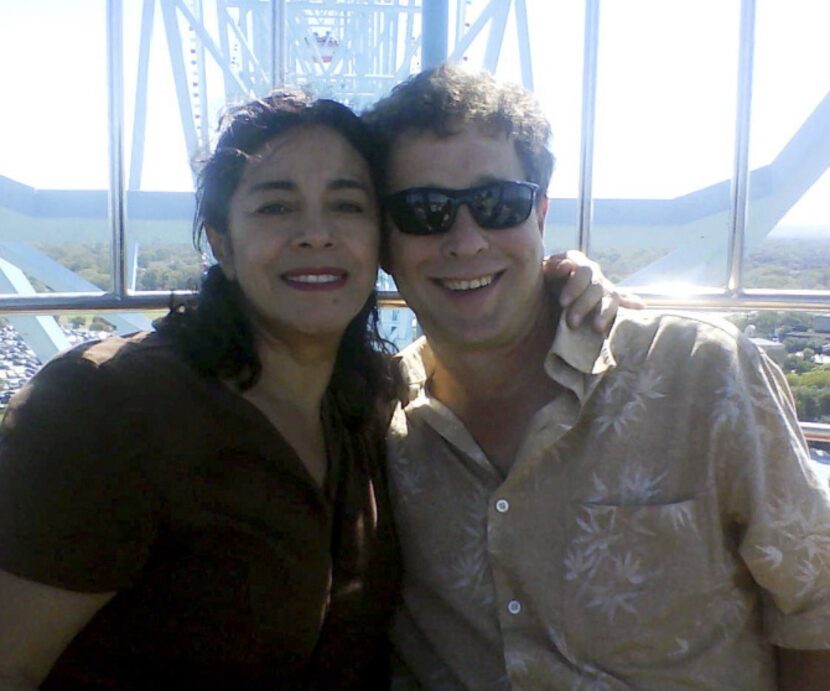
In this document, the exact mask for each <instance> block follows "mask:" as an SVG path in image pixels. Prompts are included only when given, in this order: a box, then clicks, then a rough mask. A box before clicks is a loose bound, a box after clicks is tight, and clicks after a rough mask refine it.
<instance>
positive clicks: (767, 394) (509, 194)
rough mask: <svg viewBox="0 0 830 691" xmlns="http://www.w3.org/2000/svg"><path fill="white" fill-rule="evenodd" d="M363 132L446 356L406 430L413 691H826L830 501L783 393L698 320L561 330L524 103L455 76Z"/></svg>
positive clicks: (403, 486)
mask: <svg viewBox="0 0 830 691" xmlns="http://www.w3.org/2000/svg"><path fill="white" fill-rule="evenodd" d="M367 119H368V120H369V122H370V123H371V124H372V125H373V127H374V128H375V130H376V131H377V132H378V133H379V135H380V136H381V138H382V140H383V142H384V160H385V166H386V168H385V178H386V190H385V192H386V198H385V200H386V209H387V221H388V223H389V226H390V228H389V237H388V247H387V248H386V260H385V261H386V267H387V269H388V270H389V271H390V272H391V273H392V274H393V276H394V277H395V280H396V282H397V285H398V288H399V289H400V292H401V294H402V295H403V297H404V298H405V299H406V300H407V302H408V304H409V305H410V306H411V307H412V309H413V310H414V311H415V313H416V315H417V317H418V319H419V320H420V323H421V325H422V327H423V329H424V333H425V336H426V338H425V339H421V340H420V341H418V342H416V343H415V344H413V345H412V346H411V347H410V348H408V349H406V350H405V351H404V352H403V353H402V354H401V355H400V364H401V367H402V372H403V373H404V376H405V378H406V381H407V383H408V387H409V400H408V403H406V404H405V405H403V406H402V407H401V408H399V410H398V411H397V412H396V414H395V417H394V420H393V424H392V430H391V435H390V436H391V439H390V442H391V447H390V483H391V486H392V493H393V500H394V502H395V504H396V518H397V522H398V528H399V535H400V539H401V542H402V546H403V553H404V570H405V579H406V580H405V586H404V605H403V608H402V611H401V613H400V616H399V618H398V621H397V624H396V628H395V632H394V636H395V641H396V647H397V649H398V652H399V655H400V658H401V660H402V662H403V664H404V665H405V667H406V668H407V669H408V671H409V673H410V674H411V676H412V678H413V679H414V680H415V684H417V685H420V686H421V687H423V688H427V689H461V688H466V689H475V690H476V691H478V690H480V689H482V690H483V689H503V688H511V687H512V688H513V689H528V690H532V691H537V690H539V689H581V688H585V689H588V688H590V689H631V688H637V689H642V688H648V689H672V688H690V687H691V688H708V689H752V690H753V691H756V690H758V689H768V688H774V687H775V686H776V683H777V682H778V683H780V686H781V688H800V689H804V688H816V689H818V688H822V689H825V688H830V653H828V652H827V649H828V648H830V503H828V495H827V494H826V493H825V491H824V490H823V489H822V488H821V487H820V485H819V482H818V480H817V479H816V477H815V476H814V475H813V474H812V472H811V471H810V469H809V467H808V464H809V461H808V452H807V449H806V445H805V444H804V441H803V438H802V437H801V436H800V433H799V430H798V424H797V420H796V417H795V414H794V411H793V405H792V399H791V396H790V393H789V391H788V389H787V386H786V382H785V380H784V378H783V376H782V374H781V372H780V371H779V370H778V369H777V368H776V367H775V366H774V365H772V364H771V363H770V362H769V361H768V360H767V359H766V358H765V357H764V356H763V355H762V354H760V353H759V352H758V351H757V350H756V349H755V348H754V347H753V346H752V345H751V344H749V343H748V342H747V341H745V340H744V339H743V338H742V337H741V336H740V335H739V334H738V333H737V332H736V331H735V330H734V329H732V328H730V327H729V326H727V325H724V324H719V323H715V322H711V321H709V320H706V319H702V318H691V317H680V316H673V315H658V314H642V315H640V314H638V315H634V314H632V313H629V314H628V315H623V316H621V317H619V318H618V319H617V322H616V324H615V326H614V328H613V330H612V331H611V333H610V334H609V335H608V336H607V338H605V339H604V338H603V337H601V336H598V335H597V334H596V333H593V332H592V331H591V330H589V329H588V328H585V327H584V326H583V327H581V328H576V329H571V328H570V327H569V326H568V325H567V324H566V323H565V322H564V320H559V319H558V317H557V313H556V309H555V306H553V305H551V304H550V299H549V298H548V297H547V295H546V293H545V291H544V290H543V287H542V276H541V271H540V268H539V267H540V265H541V257H542V253H543V245H542V232H543V227H544V218H545V213H546V212H547V209H548V199H547V197H546V194H545V192H546V189H547V185H548V182H549V179H550V175H551V171H552V168H553V156H552V155H551V154H550V152H549V151H548V149H547V143H548V139H549V135H550V131H549V126H548V123H547V122H546V120H545V119H544V117H543V115H542V114H541V112H540V110H539V108H538V105H537V104H536V103H535V102H534V101H533V100H532V99H531V97H530V96H529V95H528V94H527V93H526V92H524V91H523V90H521V89H518V88H514V87H508V86H504V85H499V84H497V83H495V82H494V81H493V80H492V78H490V77H488V76H485V75H469V74H466V73H464V72H461V71H459V70H457V69H454V68H449V67H442V68H439V69H438V70H435V71H428V72H426V73H422V74H420V75H418V76H416V77H414V78H413V79H411V80H410V81H408V82H406V83H405V84H403V85H401V86H399V87H398V88H396V89H395V90H394V91H393V92H392V95H391V96H390V97H388V98H387V99H384V100H383V101H381V102H380V103H379V104H377V105H376V106H375V108H374V109H373V110H372V111H371V112H370V113H369V114H367ZM413 685H414V684H413ZM403 688H409V686H404V687H403Z"/></svg>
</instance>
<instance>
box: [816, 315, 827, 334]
mask: <svg viewBox="0 0 830 691" xmlns="http://www.w3.org/2000/svg"><path fill="white" fill-rule="evenodd" d="M813 330H814V331H817V332H820V333H830V314H817V315H816V320H815V322H813Z"/></svg>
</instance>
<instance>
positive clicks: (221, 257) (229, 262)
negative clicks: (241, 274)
mask: <svg viewBox="0 0 830 691" xmlns="http://www.w3.org/2000/svg"><path fill="white" fill-rule="evenodd" d="M205 232H206V233H207V239H208V243H209V244H210V250H211V252H213V256H214V257H216V261H218V262H219V267H220V268H221V269H222V273H223V274H225V278H227V279H228V280H229V281H233V280H234V279H235V278H236V274H235V272H234V268H233V247H232V246H231V238H230V234H229V233H220V232H219V231H218V230H216V229H215V228H212V227H211V226H205Z"/></svg>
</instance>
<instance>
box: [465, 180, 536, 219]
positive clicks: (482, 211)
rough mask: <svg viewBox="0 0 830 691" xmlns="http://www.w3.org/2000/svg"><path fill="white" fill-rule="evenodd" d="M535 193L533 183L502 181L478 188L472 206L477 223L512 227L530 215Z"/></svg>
mask: <svg viewBox="0 0 830 691" xmlns="http://www.w3.org/2000/svg"><path fill="white" fill-rule="evenodd" d="M535 193H536V187H534V186H533V185H529V184H522V183H518V182H500V183H497V184H494V185H487V186H486V187H480V188H478V190H476V192H475V194H474V195H473V199H472V200H471V202H470V208H471V209H472V212H473V216H474V218H475V219H476V223H478V224H479V225H480V226H481V227H482V228H488V229H490V230H494V229H499V228H512V227H513V226H517V225H519V224H520V223H523V222H524V221H525V220H526V219H527V217H528V216H530V212H531V210H532V209H533V200H534V197H535Z"/></svg>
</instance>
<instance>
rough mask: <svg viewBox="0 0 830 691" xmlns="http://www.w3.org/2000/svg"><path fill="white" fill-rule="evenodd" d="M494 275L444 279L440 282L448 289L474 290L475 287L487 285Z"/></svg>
mask: <svg viewBox="0 0 830 691" xmlns="http://www.w3.org/2000/svg"><path fill="white" fill-rule="evenodd" d="M493 278H494V275H493V274H490V275H489V276H480V277H479V278H473V279H471V280H445V281H442V282H441V283H442V284H443V285H444V287H445V288H449V289H450V290H475V289H476V288H483V287H484V286H489V285H490V284H491V283H492V282H493Z"/></svg>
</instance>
